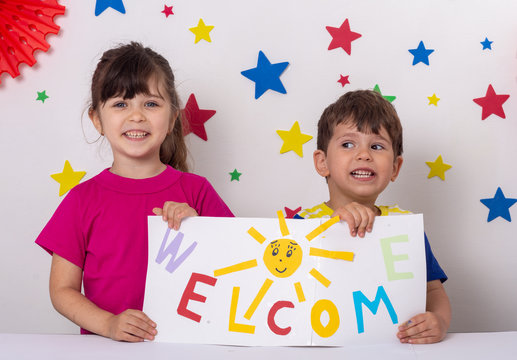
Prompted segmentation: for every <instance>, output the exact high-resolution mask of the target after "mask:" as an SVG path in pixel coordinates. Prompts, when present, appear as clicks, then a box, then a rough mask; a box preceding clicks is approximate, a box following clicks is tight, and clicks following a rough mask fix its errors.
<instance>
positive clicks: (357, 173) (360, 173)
mask: <svg viewBox="0 0 517 360" xmlns="http://www.w3.org/2000/svg"><path fill="white" fill-rule="evenodd" d="M352 175H353V176H355V177H370V176H372V175H373V173H372V172H371V171H365V170H356V171H352Z"/></svg>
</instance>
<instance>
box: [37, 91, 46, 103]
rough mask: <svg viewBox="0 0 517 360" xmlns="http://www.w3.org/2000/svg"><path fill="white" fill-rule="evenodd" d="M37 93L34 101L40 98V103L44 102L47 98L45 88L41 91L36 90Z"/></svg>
mask: <svg viewBox="0 0 517 360" xmlns="http://www.w3.org/2000/svg"><path fill="white" fill-rule="evenodd" d="M36 92H37V93H38V97H37V98H36V101H38V100H41V102H42V103H45V100H47V99H48V98H49V96H48V95H47V90H43V91H41V92H39V91H36Z"/></svg>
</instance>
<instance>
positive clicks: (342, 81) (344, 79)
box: [337, 74, 350, 87]
mask: <svg viewBox="0 0 517 360" xmlns="http://www.w3.org/2000/svg"><path fill="white" fill-rule="evenodd" d="M339 76H340V78H339V80H338V81H337V82H338V83H340V84H341V86H342V87H345V85H346V84H350V81H348V77H349V76H350V75H347V76H343V75H341V74H340V75H339Z"/></svg>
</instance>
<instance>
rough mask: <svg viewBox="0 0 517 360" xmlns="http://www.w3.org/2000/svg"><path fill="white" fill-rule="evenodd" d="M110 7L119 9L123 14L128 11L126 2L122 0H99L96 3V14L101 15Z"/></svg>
mask: <svg viewBox="0 0 517 360" xmlns="http://www.w3.org/2000/svg"><path fill="white" fill-rule="evenodd" d="M109 7H110V8H113V9H115V10H117V11H118V12H120V13H122V14H125V13H126V9H125V8H124V3H123V2H122V0H97V2H96V3H95V16H99V15H100V14H102V13H103V12H104V10H106V9H107V8H109Z"/></svg>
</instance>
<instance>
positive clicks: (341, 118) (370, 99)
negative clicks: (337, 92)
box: [318, 90, 402, 158]
mask: <svg viewBox="0 0 517 360" xmlns="http://www.w3.org/2000/svg"><path fill="white" fill-rule="evenodd" d="M350 123H351V124H354V125H355V126H356V127H357V130H359V131H360V132H363V133H374V134H379V132H380V130H381V128H384V129H386V131H387V132H388V134H389V136H390V139H391V142H392V144H393V153H394V154H395V158H396V157H397V156H400V155H402V125H401V123H400V119H399V117H398V115H397V112H396V111H395V108H394V107H393V105H391V103H390V102H389V101H387V100H386V99H384V98H383V97H382V95H381V94H379V93H377V92H375V91H371V90H356V91H350V92H347V93H346V94H344V95H342V96H341V97H340V98H339V99H337V101H336V102H335V103H333V104H330V105H329V106H328V107H327V108H326V109H325V110H324V111H323V114H321V117H320V120H319V121H318V150H322V151H323V152H325V153H327V148H328V144H329V141H330V138H331V137H332V135H333V134H334V129H335V127H336V126H337V125H339V124H350Z"/></svg>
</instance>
